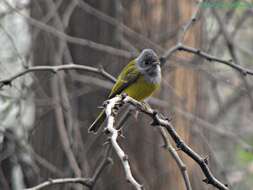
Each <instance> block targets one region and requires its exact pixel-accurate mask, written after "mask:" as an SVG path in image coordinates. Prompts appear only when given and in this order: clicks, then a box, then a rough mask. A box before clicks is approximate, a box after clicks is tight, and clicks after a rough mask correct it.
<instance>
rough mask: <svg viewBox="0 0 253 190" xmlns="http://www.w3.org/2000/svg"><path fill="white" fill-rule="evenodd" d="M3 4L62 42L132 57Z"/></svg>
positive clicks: (124, 51) (125, 52)
mask: <svg viewBox="0 0 253 190" xmlns="http://www.w3.org/2000/svg"><path fill="white" fill-rule="evenodd" d="M3 1H4V3H5V4H6V5H7V6H8V7H9V8H10V9H12V10H14V11H15V12H16V13H18V14H19V15H20V16H22V17H23V18H25V19H26V20H27V22H28V23H29V24H32V25H33V26H35V27H37V28H40V29H41V30H43V31H46V32H48V33H50V34H52V35H54V36H55V37H57V38H59V39H62V40H66V41H68V42H69V43H73V44H78V45H82V46H86V47H89V48H92V49H95V50H98V51H102V52H106V53H109V54H112V55H116V56H120V57H125V58H128V59H129V58H131V57H133V54H132V53H131V52H128V51H126V50H122V49H119V48H115V47H112V46H109V45H105V44H100V43H97V42H94V41H91V40H88V39H84V38H77V37H73V36H70V35H68V34H65V33H63V32H61V31H59V30H57V29H55V28H53V27H51V26H49V25H46V24H44V23H42V22H40V21H38V20H36V19H33V18H32V17H30V16H27V15H25V14H22V13H21V12H20V11H19V10H18V9H16V8H15V7H13V6H11V5H10V4H9V3H8V2H7V1H6V0H3Z"/></svg>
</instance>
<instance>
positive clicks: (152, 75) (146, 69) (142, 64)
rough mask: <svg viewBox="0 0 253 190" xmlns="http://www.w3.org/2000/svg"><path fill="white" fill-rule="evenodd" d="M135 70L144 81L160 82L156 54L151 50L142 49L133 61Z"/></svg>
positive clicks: (158, 62) (159, 69)
mask: <svg viewBox="0 0 253 190" xmlns="http://www.w3.org/2000/svg"><path fill="white" fill-rule="evenodd" d="M135 60H136V66H137V69H138V70H139V71H140V73H142V74H143V75H144V77H145V79H146V80H147V81H148V82H151V83H160V82H161V68H160V61H159V58H158V56H157V54H156V53H155V52H154V50H152V49H144V50H142V52H141V53H140V55H139V56H138V57H137V58H136V59H135Z"/></svg>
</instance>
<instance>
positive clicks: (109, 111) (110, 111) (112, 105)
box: [105, 96, 143, 190]
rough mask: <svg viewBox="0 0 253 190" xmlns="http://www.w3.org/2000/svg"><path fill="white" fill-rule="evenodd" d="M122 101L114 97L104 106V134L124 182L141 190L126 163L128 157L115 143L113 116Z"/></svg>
mask: <svg viewBox="0 0 253 190" xmlns="http://www.w3.org/2000/svg"><path fill="white" fill-rule="evenodd" d="M121 101H122V96H116V97H114V98H112V99H110V100H107V102H106V104H107V105H106V106H105V113H106V116H107V124H106V128H105V130H106V132H107V133H108V136H109V137H110V142H111V144H112V147H113V148H114V150H115V152H116V154H117V155H118V157H119V158H120V161H121V163H122V165H123V168H124V171H125V175H126V180H127V181H128V182H129V183H131V184H132V185H133V186H134V187H135V189H137V190H142V187H143V186H142V185H140V184H139V183H138V182H137V181H136V180H135V179H134V177H133V175H132V172H131V169H130V165H129V162H128V157H127V155H126V154H125V153H124V151H123V150H122V149H121V147H120V146H119V144H118V142H117V138H118V135H119V133H118V130H117V129H115V128H114V121H115V118H114V115H115V109H116V107H117V106H118V104H119V103H120V102H121Z"/></svg>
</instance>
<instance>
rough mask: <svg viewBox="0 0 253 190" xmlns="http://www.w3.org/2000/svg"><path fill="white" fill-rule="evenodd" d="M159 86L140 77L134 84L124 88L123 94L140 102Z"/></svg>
mask: <svg viewBox="0 0 253 190" xmlns="http://www.w3.org/2000/svg"><path fill="white" fill-rule="evenodd" d="M159 86H160V85H159V84H154V83H149V82H147V81H146V80H145V79H144V77H143V76H141V77H139V79H138V80H137V81H136V82H135V83H133V84H131V85H130V86H129V87H128V88H126V89H125V90H124V92H125V93H127V94H128V96H131V97H132V98H134V99H136V100H138V101H142V100H144V99H145V98H147V97H149V96H151V95H152V94H153V92H154V91H155V90H156V89H157V88H159Z"/></svg>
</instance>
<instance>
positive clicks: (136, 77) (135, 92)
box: [88, 49, 161, 133]
mask: <svg viewBox="0 0 253 190" xmlns="http://www.w3.org/2000/svg"><path fill="white" fill-rule="evenodd" d="M160 83H161V68H160V60H159V58H158V56H157V54H156V53H155V52H154V51H153V50H152V49H144V50H143V51H142V52H141V53H140V55H139V56H138V57H137V58H135V59H134V60H132V61H131V62H129V63H128V64H127V65H126V66H125V67H124V69H123V70H122V71H121V73H120V75H119V76H118V78H117V81H116V83H115V84H114V86H113V87H112V90H111V93H110V95H109V97H108V99H111V98H113V97H114V96H116V95H118V94H121V93H122V92H124V93H126V94H127V95H128V96H130V97H132V98H134V99H136V100H138V101H143V100H144V99H145V98H147V97H150V96H151V95H152V94H153V92H154V91H155V90H156V89H157V88H159V86H160ZM105 118H106V114H105V111H104V110H103V111H101V113H100V114H99V116H98V117H97V119H96V120H95V121H94V122H93V123H92V124H91V126H90V127H89V129H88V131H89V132H94V133H96V132H97V130H98V129H99V127H100V126H101V125H102V123H103V121H104V120H105Z"/></svg>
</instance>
